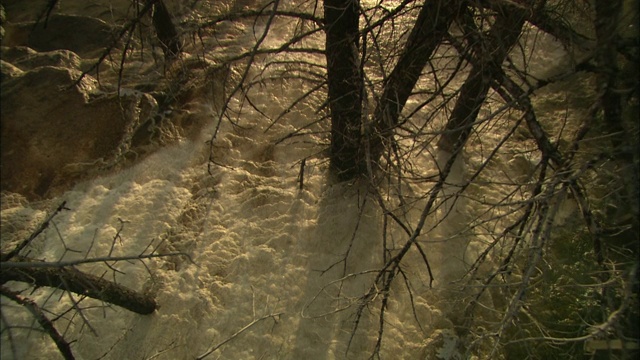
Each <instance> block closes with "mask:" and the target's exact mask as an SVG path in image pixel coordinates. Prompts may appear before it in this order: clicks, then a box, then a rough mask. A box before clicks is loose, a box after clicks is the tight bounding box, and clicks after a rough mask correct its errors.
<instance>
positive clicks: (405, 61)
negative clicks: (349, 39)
mask: <svg viewBox="0 0 640 360" xmlns="http://www.w3.org/2000/svg"><path fill="white" fill-rule="evenodd" d="M458 9H459V4H458V2H457V1H444V0H427V1H426V2H425V4H424V5H423V7H422V10H420V14H419V15H418V18H417V19H416V23H415V25H414V27H413V29H412V30H411V33H410V35H409V38H408V40H407V44H406V45H405V48H404V51H403V52H402V55H401V56H400V59H399V60H398V63H397V64H396V66H395V67H394V69H393V71H392V72H391V74H389V77H388V79H387V80H386V82H385V86H384V90H383V93H382V96H381V98H380V103H379V104H378V106H377V108H376V110H375V113H374V123H373V125H374V127H375V130H374V133H375V134H376V135H377V136H376V137H375V138H373V139H372V141H371V142H372V145H371V149H372V151H371V153H372V159H374V160H377V159H378V158H379V156H380V154H381V152H382V142H383V141H384V139H387V138H389V137H390V136H392V134H393V129H394V127H395V126H397V125H398V118H399V116H400V113H401V112H402V109H403V108H404V106H405V104H406V103H407V99H409V96H410V95H411V92H412V91H413V88H414V86H415V85H416V82H417V81H418V78H419V77H420V75H421V74H422V70H423V69H424V67H425V66H426V65H427V62H428V61H429V60H430V59H431V56H432V54H433V52H434V50H435V49H436V48H437V47H438V45H439V44H440V43H441V42H442V38H443V37H444V36H445V35H446V33H447V31H448V30H449V26H450V25H451V22H452V21H453V19H454V17H455V14H456V13H457V12H458Z"/></svg>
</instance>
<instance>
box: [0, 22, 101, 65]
mask: <svg viewBox="0 0 640 360" xmlns="http://www.w3.org/2000/svg"><path fill="white" fill-rule="evenodd" d="M112 33H113V28H112V27H111V26H110V25H108V24H107V23H105V22H104V21H102V20H99V19H95V18H91V17H86V16H76V15H63V14H53V15H51V16H50V17H49V19H48V20H47V21H46V22H45V21H40V22H39V23H38V24H37V25H36V23H35V22H33V21H31V22H24V23H18V24H7V25H6V27H5V37H4V39H3V45H4V46H9V47H12V46H28V47H30V48H32V49H34V50H36V51H41V52H42V51H52V50H59V49H65V50H71V51H73V52H75V53H76V54H78V55H80V56H81V57H83V58H85V57H86V58H90V57H96V56H98V55H99V54H101V53H102V52H103V51H104V49H105V48H106V47H108V46H109V45H110V44H111V42H112Z"/></svg>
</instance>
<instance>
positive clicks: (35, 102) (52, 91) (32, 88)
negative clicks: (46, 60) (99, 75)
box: [0, 66, 156, 199]
mask: <svg viewBox="0 0 640 360" xmlns="http://www.w3.org/2000/svg"><path fill="white" fill-rule="evenodd" d="M79 75H80V72H79V71H77V70H71V69H66V68H59V67H49V66H45V67H39V68H37V69H35V70H31V71H27V72H24V73H23V74H22V75H21V76H17V77H14V78H12V79H10V80H7V81H3V82H2V89H1V90H2V92H1V99H0V101H1V102H2V108H1V118H0V119H1V122H0V124H1V138H2V144H1V146H0V148H1V152H0V154H1V156H0V157H1V158H0V160H1V167H2V172H1V185H2V188H3V189H4V190H8V191H11V192H16V193H20V194H22V195H24V196H26V197H27V198H28V199H38V198H45V197H49V196H51V195H55V193H57V192H59V191H61V190H65V189H68V188H69V187H71V186H72V185H73V184H75V183H77V182H78V181H79V180H82V179H83V178H86V177H87V176H89V175H90V172H91V171H93V170H94V169H96V168H98V167H99V166H100V165H104V164H108V163H109V161H112V160H113V159H114V158H117V157H119V156H123V154H124V153H125V152H127V151H128V150H130V149H129V145H130V137H131V134H133V133H134V132H135V130H136V128H137V127H138V126H139V124H140V123H141V122H143V121H144V119H146V118H149V117H150V116H152V113H154V111H155V107H156V103H155V100H153V98H152V97H151V96H149V95H144V94H141V93H131V94H127V95H125V96H121V97H118V96H117V95H115V94H112V95H103V96H100V97H95V96H92V93H93V92H94V91H95V89H96V86H97V84H96V81H95V80H94V79H92V78H91V77H88V76H87V77H85V78H84V79H83V80H82V81H81V82H80V83H79V84H77V85H76V84H75V81H76V79H77V78H78V76H79Z"/></svg>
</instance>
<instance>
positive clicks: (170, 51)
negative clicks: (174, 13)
mask: <svg viewBox="0 0 640 360" xmlns="http://www.w3.org/2000/svg"><path fill="white" fill-rule="evenodd" d="M152 17H153V27H154V29H155V30H156V34H157V35H158V40H160V46H162V51H164V56H165V58H172V57H175V56H177V55H178V54H179V53H180V37H179V36H178V30H176V26H175V25H174V24H173V20H171V15H170V14H169V10H167V7H166V6H165V5H164V2H163V1H162V0H157V1H156V3H155V4H154V5H153V16H152Z"/></svg>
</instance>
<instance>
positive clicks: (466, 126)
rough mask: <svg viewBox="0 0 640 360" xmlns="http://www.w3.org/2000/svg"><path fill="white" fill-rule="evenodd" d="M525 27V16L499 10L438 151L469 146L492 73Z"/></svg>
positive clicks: (460, 95)
mask: <svg viewBox="0 0 640 360" xmlns="http://www.w3.org/2000/svg"><path fill="white" fill-rule="evenodd" d="M523 25H524V16H523V15H522V14H511V13H509V12H508V11H506V10H505V9H498V12H497V14H496V19H495V22H494V24H493V26H492V27H491V30H490V32H489V35H488V39H487V40H486V41H485V45H484V46H476V47H475V48H476V51H477V52H478V54H477V56H476V58H477V59H478V62H477V63H475V64H473V67H472V69H471V73H470V74H469V76H468V77H467V80H466V81H465V83H464V84H463V85H462V88H461V89H460V94H459V95H458V99H457V100H456V104H455V106H454V108H453V111H452V113H451V117H450V118H449V121H448V122H447V125H446V128H445V130H444V132H443V134H442V135H441V136H440V140H439V141H438V148H440V149H442V150H445V151H448V152H451V151H452V150H453V149H457V148H461V146H458V144H464V143H466V141H467V139H468V138H469V135H470V134H471V129H472V128H473V125H474V123H475V121H476V119H477V117H478V113H479V112H480V108H481V107H482V104H483V103H484V101H485V99H486V97H487V93H488V92H489V89H490V87H491V81H492V79H493V74H492V71H493V70H492V69H493V68H494V67H502V62H504V60H505V59H506V57H507V55H508V54H509V51H510V50H511V48H512V47H513V46H514V45H515V44H516V42H517V41H518V38H519V37H520V32H521V31H522V26H523Z"/></svg>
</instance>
